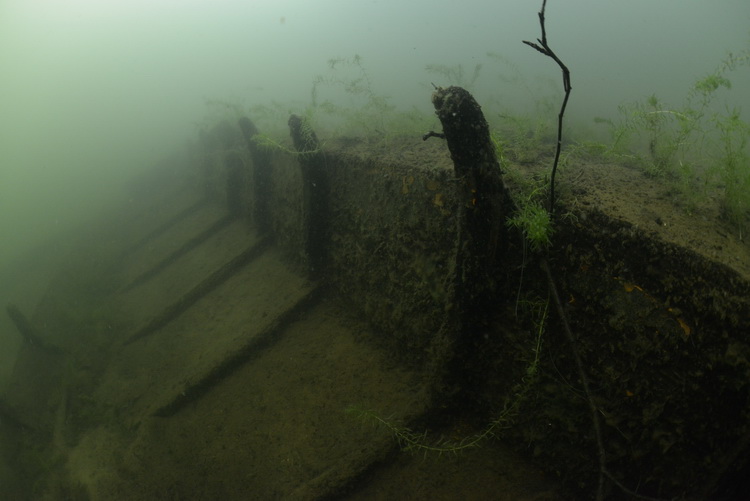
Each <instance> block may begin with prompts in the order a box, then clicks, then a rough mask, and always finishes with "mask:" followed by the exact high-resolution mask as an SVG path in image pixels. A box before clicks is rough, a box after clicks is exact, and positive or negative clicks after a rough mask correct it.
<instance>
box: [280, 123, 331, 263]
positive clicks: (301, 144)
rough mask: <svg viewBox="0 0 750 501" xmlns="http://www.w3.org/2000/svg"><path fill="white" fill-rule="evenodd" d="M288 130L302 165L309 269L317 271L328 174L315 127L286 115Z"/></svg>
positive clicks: (322, 257)
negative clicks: (287, 117) (313, 128)
mask: <svg viewBox="0 0 750 501" xmlns="http://www.w3.org/2000/svg"><path fill="white" fill-rule="evenodd" d="M289 132H290V134H291V136H292V141H293V142H294V148H295V149H296V150H297V153H298V158H299V164H300V167H301V169H302V212H303V216H302V217H303V241H304V246H305V254H306V256H307V259H308V267H309V270H310V273H311V274H312V275H313V276H315V275H317V274H319V273H320V272H321V271H322V270H323V268H324V266H325V261H326V256H327V246H328V175H327V173H326V165H325V159H324V158H323V155H322V154H321V152H320V144H319V143H318V137H317V136H316V135H315V131H313V130H312V128H311V127H310V125H309V124H308V123H307V121H306V120H305V119H304V118H303V117H299V116H297V115H292V116H290V117H289Z"/></svg>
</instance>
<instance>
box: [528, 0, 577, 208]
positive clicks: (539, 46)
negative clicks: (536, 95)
mask: <svg viewBox="0 0 750 501" xmlns="http://www.w3.org/2000/svg"><path fill="white" fill-rule="evenodd" d="M546 8H547V0H543V2H542V10H540V11H539V24H540V25H541V27H542V38H541V39H539V38H537V39H536V41H537V42H538V43H534V42H529V41H528V40H524V41H523V43H525V44H526V45H528V46H529V47H532V48H534V49H536V50H537V51H539V52H541V53H542V54H544V55H545V56H547V57H551V58H552V59H554V61H555V62H556V63H557V65H558V66H560V69H561V70H562V74H563V88H564V89H565V99H563V102H562V106H561V107H560V113H558V115H557V149H556V150H555V163H554V164H553V165H552V175H551V176H550V183H549V184H550V188H549V213H550V216H553V215H554V213H555V174H556V173H557V165H558V163H559V162H560V150H561V149H562V126H563V115H565V108H566V107H567V106H568V98H569V97H570V90H571V87H570V70H568V67H567V66H565V64H564V63H563V62H562V61H561V60H560V58H559V57H557V54H555V51H553V50H552V49H551V48H550V46H549V44H548V43H547V29H546V28H545V26H544V10H545V9H546Z"/></svg>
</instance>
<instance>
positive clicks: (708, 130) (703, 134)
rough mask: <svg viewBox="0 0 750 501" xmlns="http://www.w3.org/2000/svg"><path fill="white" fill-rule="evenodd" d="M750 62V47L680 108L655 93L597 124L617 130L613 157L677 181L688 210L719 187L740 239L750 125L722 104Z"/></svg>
mask: <svg viewBox="0 0 750 501" xmlns="http://www.w3.org/2000/svg"><path fill="white" fill-rule="evenodd" d="M748 63H750V50H744V51H742V52H740V53H738V54H734V53H729V54H728V55H727V56H726V57H725V58H724V60H723V61H721V63H720V64H719V65H718V66H717V67H716V68H715V69H714V70H713V71H712V72H711V73H709V74H708V75H706V76H704V77H702V78H699V79H697V80H696V81H695V82H694V84H693V85H692V87H691V88H690V89H689V91H688V92H687V95H686V96H685V98H684V100H683V102H682V104H681V105H679V106H670V105H669V104H667V103H665V102H664V101H663V100H661V99H660V98H659V97H658V96H656V95H655V94H652V95H651V96H648V97H647V98H646V99H644V100H643V101H637V102H634V103H628V104H623V105H621V106H620V108H619V112H620V118H619V120H617V121H612V120H607V119H602V118H596V119H595V122H597V123H600V124H605V125H606V126H608V127H609V130H610V135H611V143H610V144H609V145H607V147H606V151H605V156H611V157H614V158H616V159H618V160H620V161H622V162H624V163H627V164H632V165H635V166H637V167H639V168H641V169H642V170H643V171H644V172H646V173H647V174H648V175H651V176H654V177H658V178H661V179H663V180H664V181H665V182H668V183H671V185H672V186H673V190H674V192H675V194H677V195H678V196H677V197H676V198H677V199H678V201H680V202H682V204H683V205H684V206H685V207H686V208H687V210H689V211H690V210H691V208H692V206H694V205H695V203H696V202H697V201H698V200H699V199H701V198H705V197H706V196H708V195H709V192H710V191H711V189H712V188H715V189H718V190H719V192H720V194H721V196H720V203H721V208H722V216H723V217H724V218H725V220H726V221H728V222H729V223H730V224H732V225H733V226H734V227H735V228H736V230H737V231H738V232H739V235H740V237H742V234H743V232H744V231H745V228H746V227H747V223H748V218H750V157H749V156H748V137H750V124H748V122H746V121H745V120H744V119H743V118H742V116H741V114H740V110H739V109H737V108H729V107H726V106H721V105H720V104H719V103H716V101H717V100H718V98H719V97H720V93H721V92H722V91H723V92H728V91H730V90H731V89H732V82H731V80H730V79H729V76H730V75H731V73H732V72H734V71H736V70H737V69H739V68H741V67H747V66H748Z"/></svg>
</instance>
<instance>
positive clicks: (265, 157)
mask: <svg viewBox="0 0 750 501" xmlns="http://www.w3.org/2000/svg"><path fill="white" fill-rule="evenodd" d="M239 126H240V130H241V131H242V136H243V137H244V138H245V143H246V144H247V149H248V150H249V151H250V158H252V160H253V220H254V221H255V225H256V226H257V228H258V233H260V234H264V233H268V232H270V231H271V213H270V209H269V206H270V201H269V198H270V195H271V162H270V158H269V154H268V152H266V151H263V150H262V149H261V148H260V147H258V145H257V144H256V143H255V141H253V137H254V136H255V135H256V134H258V128H257V127H255V124H254V123H253V122H251V121H250V119H249V118H247V117H242V118H240V120H239Z"/></svg>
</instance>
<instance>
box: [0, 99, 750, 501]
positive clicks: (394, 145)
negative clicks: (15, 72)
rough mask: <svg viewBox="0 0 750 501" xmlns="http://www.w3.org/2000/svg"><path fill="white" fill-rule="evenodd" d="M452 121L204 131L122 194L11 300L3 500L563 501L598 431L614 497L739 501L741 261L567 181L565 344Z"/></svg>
mask: <svg viewBox="0 0 750 501" xmlns="http://www.w3.org/2000/svg"><path fill="white" fill-rule="evenodd" d="M444 97H445V98H446V100H450V98H451V96H447V97H446V96H444ZM452 97H453V98H456V96H455V95H454V96H452ZM459 104H460V103H453V104H452V105H455V106H459ZM441 105H446V106H449V105H451V104H450V103H448V104H446V103H441ZM438 111H440V110H438ZM474 111H475V112H476V113H479V115H471V113H472V112H471V111H465V110H464V111H460V113H468V115H465V116H469V117H471V120H466V121H465V122H464V123H463V124H462V125H463V127H464V128H463V129H460V130H458V131H457V132H456V131H448V130H446V133H448V134H449V137H448V138H447V143H448V144H446V142H444V141H442V140H440V139H430V140H429V141H423V140H422V138H419V137H415V138H400V139H392V140H391V142H390V143H389V144H388V146H387V147H383V146H382V145H377V147H373V146H372V144H371V143H369V142H368V141H367V140H366V139H351V138H339V139H334V140H329V141H327V142H326V143H325V144H324V145H321V144H320V142H319V141H318V139H317V137H316V136H315V131H313V130H311V129H310V128H309V127H308V126H306V125H305V124H304V121H302V120H301V119H299V118H297V117H292V118H291V119H290V123H289V125H290V130H291V133H292V137H293V142H294V148H295V149H296V152H295V151H282V150H277V151H268V150H263V149H260V148H258V147H257V146H256V143H255V142H254V141H253V137H254V135H255V134H257V130H256V129H255V127H254V125H253V124H252V122H251V121H250V120H249V119H242V120H240V122H239V123H237V124H232V123H226V122H225V123H222V124H219V125H217V126H216V127H214V128H213V129H211V130H207V131H205V132H204V134H203V135H202V137H201V139H200V141H199V142H196V143H195V144H194V147H193V148H192V150H191V151H190V155H189V161H186V162H184V163H181V164H179V165H177V164H172V165H169V166H166V167H164V166H163V167H161V168H160V169H158V170H155V171H154V173H153V174H152V175H150V176H148V177H145V178H144V179H142V180H140V181H139V184H138V189H137V190H136V191H135V192H134V198H133V200H132V201H131V203H130V204H129V205H128V206H127V207H124V208H120V209H118V210H117V211H115V212H113V213H112V214H113V215H109V216H108V217H107V218H106V219H105V220H103V221H101V224H100V225H99V226H98V227H96V228H88V229H87V230H86V233H85V238H81V243H80V244H78V246H77V247H76V250H75V252H74V253H72V254H71V256H70V258H69V259H67V260H66V261H65V264H64V265H63V266H61V267H60V270H59V272H58V274H57V278H56V279H54V280H53V281H52V282H51V283H50V284H49V289H48V292H47V294H46V295H45V296H44V297H43V298H42V300H41V301H40V302H39V303H38V305H37V306H36V308H34V309H33V310H31V311H22V310H20V309H19V308H16V307H15V306H13V305H10V306H9V307H8V313H9V314H10V315H11V316H12V317H13V320H14V322H15V324H16V326H17V327H18V330H19V332H20V333H21V334H22V335H23V336H24V339H25V342H24V345H23V348H22V350H21V352H20V354H19V356H18V359H17V362H16V366H15V369H14V373H13V378H12V381H11V383H10V385H9V387H8V389H7V391H6V393H5V394H4V395H3V396H2V400H0V432H1V434H2V435H1V436H2V454H3V455H4V456H5V464H7V465H8V466H7V468H10V469H11V470H12V475H8V478H9V479H12V480H9V482H11V483H9V484H8V489H9V490H7V491H6V492H13V493H15V494H14V495H16V497H15V498H14V499H94V500H99V499H249V498H255V499H322V498H346V499H350V498H351V499H375V498H378V499H384V498H386V499H420V498H421V499H436V498H441V499H451V498H459V497H460V498H475V499H481V498H484V499H489V498H492V499H529V500H531V499H536V500H541V499H564V498H566V496H569V495H574V496H576V497H577V498H579V499H580V498H581V497H583V496H585V495H586V493H588V494H589V495H593V494H592V493H594V492H595V491H596V486H597V482H598V479H599V478H600V477H602V475H603V472H602V471H601V462H600V458H599V456H598V455H599V452H600V451H599V448H598V447H597V441H601V442H603V444H600V445H603V448H604V451H605V452H606V459H605V464H606V475H605V480H606V482H607V488H606V494H607V496H608V497H609V498H611V499H627V498H628V496H630V495H631V494H632V493H638V494H641V495H647V496H651V497H657V498H659V497H660V498H665V499H670V498H680V497H683V498H691V497H694V498H697V499H700V498H706V497H709V496H712V495H715V496H721V495H725V496H730V494H731V493H732V492H738V491H737V489H741V488H742V486H743V485H744V486H745V487H747V484H746V483H745V484H742V482H747V481H746V480H744V479H745V478H746V473H747V470H748V468H750V465H748V464H747V461H746V457H747V453H748V449H749V448H750V420H749V418H750V402H749V401H748V388H750V367H749V366H748V360H749V359H750V340H749V339H748V333H750V282H749V281H748V279H749V278H750V252H749V251H748V247H747V245H746V244H745V243H743V242H741V241H738V240H737V239H735V238H733V237H732V236H731V235H727V237H726V246H725V248H723V249H720V250H717V249H714V250H713V251H712V249H706V248H703V247H701V245H700V243H699V241H697V240H696V245H695V246H694V247H693V248H686V247H684V246H682V245H678V244H676V243H675V240H674V239H673V238H672V236H673V235H674V233H673V232H684V231H694V232H695V234H696V235H697V236H698V237H697V238H698V239H699V236H700V234H701V232H705V231H716V230H715V229H714V228H713V227H712V226H711V223H710V222H706V221H696V222H695V227H693V228H690V229H684V228H672V227H670V226H668V225H666V224H664V221H668V219H669V218H668V215H666V213H664V212H660V208H659V205H658V203H657V202H654V203H653V204H651V205H649V207H643V204H644V200H643V197H644V196H647V191H648V184H649V181H648V180H646V179H644V178H643V177H642V176H641V175H640V174H638V173H637V172H635V171H631V170H628V169H624V168H621V167H618V166H608V167H607V168H609V169H612V170H617V171H618V172H619V173H620V175H622V176H624V177H626V178H627V179H629V182H630V186H631V189H630V190H628V192H627V193H611V192H608V191H607V186H601V184H600V183H598V182H597V177H598V175H599V174H598V171H597V169H596V168H595V167H594V166H591V165H583V164H582V165H579V166H573V167H570V168H569V170H568V171H566V176H565V177H564V178H563V180H562V181H561V184H562V186H563V189H562V193H563V194H562V195H561V201H560V203H561V206H560V207H561V208H560V214H565V217H561V218H559V220H558V221H557V226H556V230H555V236H554V245H553V247H552V248H551V250H550V251H549V253H548V256H547V262H548V263H549V267H550V269H551V272H552V274H553V275H554V277H555V279H556V280H557V282H558V284H557V285H558V287H559V290H560V296H561V299H562V303H564V309H565V315H566V316H567V318H568V320H569V322H570V326H571V329H572V330H573V332H574V333H575V335H576V350H571V347H570V346H569V344H570V343H569V342H568V341H567V340H566V338H565V336H563V335H562V331H561V329H562V328H561V323H560V319H559V318H558V316H557V315H556V314H555V312H554V307H553V306H549V308H548V307H547V306H545V305H548V304H549V303H547V302H546V301H547V300H548V297H549V296H548V283H547V281H548V280H547V277H546V276H545V274H544V273H543V272H542V271H541V270H540V269H539V264H538V261H537V260H536V259H535V258H534V257H533V255H531V254H529V253H528V252H525V249H524V244H523V239H522V238H521V237H520V236H519V235H517V234H516V232H514V231H513V230H512V229H511V228H509V227H508V225H507V224H505V221H506V219H507V218H508V217H509V215H510V214H511V213H512V211H513V203H512V201H511V198H510V196H509V195H508V188H507V187H506V186H505V185H504V183H503V179H502V175H501V172H500V169H499V167H498V166H497V163H496V160H495V159H494V153H493V151H492V150H491V145H490V143H489V140H488V138H487V137H482V130H481V127H480V128H479V129H477V127H476V126H477V124H479V125H482V124H481V123H480V122H481V121H483V119H482V118H481V113H480V112H479V110H478V107H477V109H476V110H474ZM460 113H459V115H460ZM459 125H461V124H459ZM484 126H485V127H486V124H484ZM451 134H453V135H452V136H451ZM451 141H453V144H451ZM448 146H450V148H451V149H450V151H449V149H448ZM603 194H605V195H606V196H604V195H603ZM612 197H632V206H633V207H636V208H638V209H639V210H648V211H654V217H653V218H652V219H653V221H654V224H653V226H648V227H644V226H641V225H640V224H639V223H636V222H634V217H633V214H632V213H631V212H629V211H623V210H622V209H621V207H623V206H625V205H626V204H617V205H616V206H615V205H614V204H610V203H609V202H610V201H611V200H612ZM714 251H715V252H714ZM719 251H720V252H719ZM574 353H575V354H578V356H580V357H581V358H582V359H583V364H584V366H585V367H586V371H587V377H588V379H589V382H590V384H591V387H592V388H591V393H592V395H593V402H592V401H591V399H589V398H587V396H586V395H585V394H584V393H583V391H582V389H581V381H580V374H579V372H578V371H577V369H576V364H575V360H574V358H575V357H574ZM592 404H593V406H594V408H595V409H596V412H597V413H598V414H599V417H600V420H601V428H602V429H601V431H600V433H599V435H600V436H597V434H596V433H595V432H594V431H593V429H592V422H591V414H590V407H591V405H592ZM352 409H354V411H353V412H352ZM498 416H501V417H502V419H500V418H498ZM362 417H364V418H365V419H364V420H363V419H360V418H362ZM373 422H374V424H375V426H373ZM493 425H494V428H492V429H491V431H490V432H489V433H488V432H487V427H488V426H493ZM423 431H424V432H426V433H424V434H422V432H423ZM489 435H492V436H494V437H496V438H492V437H489ZM476 437H480V438H482V440H476V441H474V438H476ZM398 439H400V440H401V444H399V440H398ZM410 440H414V443H410V442H409V441H410ZM404 442H406V443H404ZM467 443H470V444H471V445H476V447H470V448H468V447H466V448H465V447H463V445H465V444H467ZM399 445H410V446H411V448H412V449H416V450H417V451H418V452H419V453H420V456H419V457H418V459H414V458H413V457H412V456H409V455H406V454H404V453H401V452H400V451H399ZM430 449H434V450H439V451H443V452H445V451H450V450H456V451H458V450H459V449H460V452H458V454H456V455H440V454H435V453H431V452H430ZM422 453H424V455H425V456H426V458H425V459H422ZM499 472H500V473H499ZM3 488H4V489H5V486H4V487H3ZM571 493H573V494H571ZM503 496H505V497H503Z"/></svg>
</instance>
